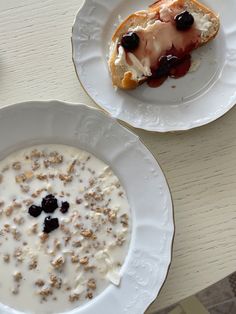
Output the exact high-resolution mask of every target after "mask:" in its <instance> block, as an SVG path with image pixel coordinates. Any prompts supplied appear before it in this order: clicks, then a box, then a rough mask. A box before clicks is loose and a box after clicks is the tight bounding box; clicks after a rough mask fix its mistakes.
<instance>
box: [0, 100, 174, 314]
mask: <svg viewBox="0 0 236 314" xmlns="http://www.w3.org/2000/svg"><path fill="white" fill-rule="evenodd" d="M13 130H14V131H13ZM4 134H5V135H6V134H8V135H9V136H7V137H6V136H5V135H4ZM0 187H1V190H0V191H1V193H0V261H1V269H0V312H1V313H4V314H5V313H9V314H10V313H32V314H39V313H40V314H41V313H44V314H54V313H73V314H75V313H76V314H77V313H78V314H93V313H94V314H95V313H103V314H106V313H107V314H108V313H109V314H110V313H113V314H121V313H132V314H142V313H143V312H144V311H145V310H146V308H147V307H148V306H149V305H150V303H151V302H152V301H153V300H154V299H155V297H156V296H157V294H158V293H159V290H160V288H161V286H162V284H163V282H164V280H165V278H166V274H167V271H168V267H169V264H170V260H171V245H172V239H173V232H174V227H173V215H172V202H171V196H170V193H169V189H168V186H167V183H166V180H165V177H164V175H163V173H162V171H161V169H160V167H159V166H158V164H157V162H156V160H155V159H154V158H153V156H152V155H151V153H150V152H149V151H148V150H147V149H146V148H145V146H144V145H143V144H142V143H141V142H140V140H139V138H138V137H137V136H136V135H134V134H133V133H131V132H130V131H128V130H127V129H125V128H124V127H122V126H121V125H119V124H118V123H117V122H116V121H115V120H113V119H112V118H109V117H107V116H106V115H105V114H103V113H102V112H100V111H99V110H95V109H92V108H89V107H86V106H84V105H72V104H65V103H61V102H58V101H50V102H28V103H21V104H17V105H12V106H6V107H4V108H1V109H0Z"/></svg>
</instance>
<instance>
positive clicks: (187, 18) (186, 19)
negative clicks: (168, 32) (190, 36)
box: [175, 11, 194, 31]
mask: <svg viewBox="0 0 236 314" xmlns="http://www.w3.org/2000/svg"><path fill="white" fill-rule="evenodd" d="M175 22H176V27H177V29H178V30H179V31H186V30H188V29H190V28H191V26H192V25H193V23H194V17H193V16H192V14H190V13H189V12H188V11H184V12H182V13H180V14H179V15H176V17H175Z"/></svg>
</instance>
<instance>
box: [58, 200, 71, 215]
mask: <svg viewBox="0 0 236 314" xmlns="http://www.w3.org/2000/svg"><path fill="white" fill-rule="evenodd" d="M69 207H70V204H69V203H68V202H62V203H61V209H60V211H61V213H62V214H66V213H67V212H68V209H69Z"/></svg>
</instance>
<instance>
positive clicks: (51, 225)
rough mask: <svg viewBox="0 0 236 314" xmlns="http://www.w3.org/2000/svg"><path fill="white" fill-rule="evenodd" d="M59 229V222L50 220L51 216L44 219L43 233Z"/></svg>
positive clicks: (55, 219) (53, 219) (54, 219)
mask: <svg viewBox="0 0 236 314" xmlns="http://www.w3.org/2000/svg"><path fill="white" fill-rule="evenodd" d="M58 227H59V221H58V219H57V218H51V216H48V217H46V218H45V219H44V228H43V232H44V233H50V232H52V231H54V230H56V229H57V228H58Z"/></svg>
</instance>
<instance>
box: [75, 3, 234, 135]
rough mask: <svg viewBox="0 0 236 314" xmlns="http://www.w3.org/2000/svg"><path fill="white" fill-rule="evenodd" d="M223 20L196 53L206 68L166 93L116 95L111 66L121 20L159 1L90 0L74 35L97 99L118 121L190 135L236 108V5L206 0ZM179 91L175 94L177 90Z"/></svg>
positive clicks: (79, 62) (78, 61)
mask: <svg viewBox="0 0 236 314" xmlns="http://www.w3.org/2000/svg"><path fill="white" fill-rule="evenodd" d="M201 1H202V2H203V3H204V4H206V5H207V6H209V7H210V8H212V9H213V10H215V11H216V12H218V13H219V14H220V20H221V30H220V33H219V34H218V36H217V38H216V39H215V40H214V41H212V42H211V43H209V44H208V45H206V46H204V47H202V48H200V49H198V50H196V51H195V52H194V53H193V59H194V60H197V61H199V60H200V62H201V63H200V67H199V69H198V70H197V71H195V72H193V73H188V74H187V75H186V76H185V77H183V78H181V79H178V80H174V79H168V80H167V81H166V82H165V83H164V84H163V85H162V86H161V87H159V88H156V89H151V88H149V87H148V86H147V85H146V84H144V85H142V86H141V87H139V88H137V89H136V90H134V91H129V92H127V91H122V90H118V91H116V90H115V89H114V88H113V87H112V84H111V78H110V75H109V71H108V66H107V55H108V50H109V49H108V48H109V47H108V46H109V42H110V41H111V35H112V33H113V32H114V30H115V28H116V27H117V25H118V24H119V23H120V22H119V20H118V16H120V17H121V19H124V18H125V17H127V16H128V15H129V14H130V13H132V12H135V11H137V10H143V9H145V8H147V7H148V5H150V4H151V3H152V2H154V0H153V1H151V0H143V1H134V0H133V1H127V0H113V1H110V0H93V1H90V0H85V2H84V5H83V7H82V8H81V9H80V11H79V13H78V15H77V17H76V20H75V23H74V26H73V31H72V44H73V60H74V64H75V68H76V71H77V74H78V77H79V80H80V82H81V84H82V86H83V87H84V89H85V90H86V91H87V93H88V94H89V95H90V96H91V98H92V99H93V100H94V101H95V102H96V103H97V104H98V105H99V106H101V107H102V108H103V109H105V110H106V111H107V112H109V113H110V115H111V116H112V117H115V118H117V119H120V120H123V121H125V122H127V123H129V124H130V125H132V126H134V127H137V128H142V129H145V130H149V131H158V132H168V131H180V130H188V129H191V128H195V127H199V126H201V125H204V124H207V123H209V122H211V121H214V120H216V119H217V118H219V117H221V116H222V115H223V114H225V113H226V112H227V111H228V110H230V109H231V108H232V107H233V106H234V105H235V103H236V22H235V12H236V1H235V0H227V3H226V2H225V1H222V0H201ZM173 85H174V86H175V88H173Z"/></svg>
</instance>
